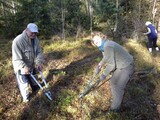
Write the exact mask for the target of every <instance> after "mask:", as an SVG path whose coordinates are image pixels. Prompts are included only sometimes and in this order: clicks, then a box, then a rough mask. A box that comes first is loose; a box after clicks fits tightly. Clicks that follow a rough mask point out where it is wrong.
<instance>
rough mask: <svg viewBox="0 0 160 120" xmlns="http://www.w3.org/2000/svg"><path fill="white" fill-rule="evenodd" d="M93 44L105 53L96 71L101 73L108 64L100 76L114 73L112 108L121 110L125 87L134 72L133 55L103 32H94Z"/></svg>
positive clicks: (101, 78)
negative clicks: (108, 38)
mask: <svg viewBox="0 0 160 120" xmlns="http://www.w3.org/2000/svg"><path fill="white" fill-rule="evenodd" d="M92 40H93V44H94V45H96V46H97V47H98V48H99V50H100V51H101V52H102V54H103V58H102V60H101V61H100V62H99V64H98V65H97V67H96V69H95V72H96V73H99V72H100V70H101V68H102V66H106V69H105V71H104V72H103V74H102V75H101V76H100V80H105V79H106V76H107V75H108V74H109V73H112V77H111V79H110V87H111V93H112V98H113V100H112V104H111V108H110V109H111V110H119V108H120V106H121V102H122V99H123V95H124V88H125V86H126V84H127V82H128V81H129V79H130V77H131V75H132V74H133V72H134V60H133V57H132V56H131V55H130V54H129V53H128V52H127V51H126V50H125V49H124V48H123V47H122V46H121V45H119V44H117V43H116V42H114V41H109V40H107V38H106V36H105V35H104V34H103V33H101V32H95V33H93V34H92Z"/></svg>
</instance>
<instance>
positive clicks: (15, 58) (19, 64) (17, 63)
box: [12, 41, 26, 70]
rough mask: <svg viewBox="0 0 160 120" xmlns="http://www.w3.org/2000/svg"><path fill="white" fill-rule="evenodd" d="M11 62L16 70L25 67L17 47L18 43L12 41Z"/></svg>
mask: <svg viewBox="0 0 160 120" xmlns="http://www.w3.org/2000/svg"><path fill="white" fill-rule="evenodd" d="M12 62H13V65H14V67H15V69H17V70H18V69H22V68H23V67H24V66H26V64H25V62H24V61H23V56H22V51H21V49H20V46H19V45H18V42H16V41H13V43H12Z"/></svg>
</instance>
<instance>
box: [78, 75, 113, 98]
mask: <svg viewBox="0 0 160 120" xmlns="http://www.w3.org/2000/svg"><path fill="white" fill-rule="evenodd" d="M97 75H98V73H95V74H94V75H93V76H92V77H91V79H90V80H89V81H88V84H87V86H86V89H85V90H84V92H82V93H81V94H80V95H79V98H82V97H84V96H85V95H87V94H88V93H89V92H91V90H93V89H95V88H96V86H97V85H99V83H100V82H101V81H104V80H100V79H99V78H98V80H97V81H95V82H94V83H92V82H93V81H94V80H95V79H96V78H97V77H96V76H97ZM109 79H110V78H108V80H109ZM105 81H106V80H105ZM91 83H92V84H91Z"/></svg>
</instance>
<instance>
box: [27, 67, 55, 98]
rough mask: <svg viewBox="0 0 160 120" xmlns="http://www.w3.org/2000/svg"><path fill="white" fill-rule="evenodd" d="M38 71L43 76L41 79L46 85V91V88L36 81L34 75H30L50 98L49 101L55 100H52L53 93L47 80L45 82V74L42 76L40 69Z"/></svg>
mask: <svg viewBox="0 0 160 120" xmlns="http://www.w3.org/2000/svg"><path fill="white" fill-rule="evenodd" d="M38 71H39V73H40V75H41V78H42V80H43V82H44V84H45V89H44V88H43V87H42V86H41V84H40V83H39V82H38V81H37V80H36V78H35V77H34V75H33V74H32V73H31V74H30V75H31V77H32V78H33V80H34V81H35V82H36V83H37V85H38V86H39V87H40V88H41V90H42V91H43V92H44V94H45V95H46V96H47V97H48V99H49V100H53V99H52V94H51V92H50V91H49V88H48V85H47V83H46V80H45V78H44V76H43V74H42V70H41V68H40V67H38Z"/></svg>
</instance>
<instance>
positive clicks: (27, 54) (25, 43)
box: [12, 31, 43, 73]
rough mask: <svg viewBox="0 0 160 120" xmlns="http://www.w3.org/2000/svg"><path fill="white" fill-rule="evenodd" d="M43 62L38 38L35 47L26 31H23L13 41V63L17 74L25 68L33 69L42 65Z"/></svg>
mask: <svg viewBox="0 0 160 120" xmlns="http://www.w3.org/2000/svg"><path fill="white" fill-rule="evenodd" d="M42 62H43V56H42V51H41V48H40V46H39V40H38V38H37V37H36V38H35V39H34V47H33V45H32V43H31V40H30V39H29V38H28V36H27V34H26V31H23V32H22V34H20V35H18V36H17V37H16V38H15V39H14V40H13V42H12V63H13V68H14V71H15V73H16V72H17V71H18V70H20V69H22V68H24V67H25V66H27V67H29V68H30V69H32V68H33V67H34V65H35V64H37V65H40V64H41V63H42Z"/></svg>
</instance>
